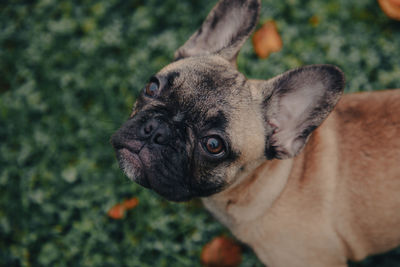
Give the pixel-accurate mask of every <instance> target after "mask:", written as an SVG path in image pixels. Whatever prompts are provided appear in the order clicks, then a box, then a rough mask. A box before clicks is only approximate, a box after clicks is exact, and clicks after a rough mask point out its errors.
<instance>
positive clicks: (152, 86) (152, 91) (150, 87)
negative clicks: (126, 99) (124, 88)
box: [145, 82, 158, 97]
mask: <svg viewBox="0 0 400 267" xmlns="http://www.w3.org/2000/svg"><path fill="white" fill-rule="evenodd" d="M157 91H158V84H157V83H156V82H150V83H148V84H147V85H146V88H145V94H146V95H147V96H150V97H153V96H155V95H156V93H157Z"/></svg>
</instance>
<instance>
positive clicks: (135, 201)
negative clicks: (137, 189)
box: [122, 197, 139, 210]
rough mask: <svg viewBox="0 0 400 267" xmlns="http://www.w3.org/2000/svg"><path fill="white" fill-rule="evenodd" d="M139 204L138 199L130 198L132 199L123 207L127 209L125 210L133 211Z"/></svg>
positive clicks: (125, 202)
mask: <svg viewBox="0 0 400 267" xmlns="http://www.w3.org/2000/svg"><path fill="white" fill-rule="evenodd" d="M138 204H139V199H137V198H136V197H133V198H130V199H126V200H125V201H124V202H123V203H122V205H123V206H124V207H125V209H127V210H131V209H133V208H135V207H136V206H137V205H138Z"/></svg>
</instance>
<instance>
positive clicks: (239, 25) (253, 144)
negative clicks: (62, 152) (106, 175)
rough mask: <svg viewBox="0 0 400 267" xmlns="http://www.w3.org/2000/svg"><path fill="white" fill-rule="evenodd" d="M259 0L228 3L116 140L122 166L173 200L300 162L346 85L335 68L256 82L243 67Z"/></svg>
mask: <svg viewBox="0 0 400 267" xmlns="http://www.w3.org/2000/svg"><path fill="white" fill-rule="evenodd" d="M259 9H260V2H259V0H221V1H220V2H219V3H218V4H217V5H216V6H215V7H214V8H213V9H212V11H211V12H210V14H209V15H208V17H207V18H206V20H205V22H204V23H203V25H202V26H201V27H200V29H199V30H197V31H196V32H195V33H194V34H193V35H192V36H191V37H190V39H189V40H188V41H187V42H186V43H185V44H184V45H183V46H182V47H181V48H179V49H178V50H177V52H176V53H175V61H174V62H173V63H171V64H169V65H167V66H166V67H165V68H163V69H162V70H161V71H160V72H158V73H157V74H155V75H154V76H153V77H151V78H150V80H149V82H148V84H147V85H146V86H145V87H144V89H143V91H142V92H141V94H140V96H139V97H138V99H137V102H136V104H135V107H134V111H133V113H132V114H131V116H130V118H129V120H128V121H127V122H126V123H125V124H124V125H123V126H122V127H121V128H120V129H119V130H118V131H117V132H116V133H115V134H114V135H113V137H112V144H113V146H114V148H115V149H116V152H117V157H118V160H119V163H120V166H121V168H122V169H123V170H124V172H125V173H126V175H127V176H128V177H129V178H131V179H132V180H134V181H136V182H137V183H139V184H141V185H143V186H145V187H148V188H152V189H153V190H154V191H156V192H158V193H159V194H160V195H162V196H164V197H165V198H167V199H169V200H174V201H183V200H188V199H190V198H192V197H204V196H209V195H211V194H214V193H217V192H219V191H221V190H223V189H224V188H226V187H228V186H229V185H231V184H232V183H234V182H235V180H236V179H237V177H238V176H239V174H240V173H241V172H244V171H246V170H247V169H248V167H249V166H252V163H254V162H257V161H259V160H260V159H272V158H279V159H284V158H288V157H293V156H295V155H296V154H298V153H299V151H300V150H301V149H302V147H303V146H304V144H305V143H306V141H307V139H308V137H309V135H310V133H311V132H312V131H313V130H314V129H315V128H316V127H318V126H319V125H320V124H321V123H322V121H323V120H324V119H325V118H326V117H327V115H328V114H329V112H330V111H331V110H332V109H333V107H334V106H335V104H336V102H337V101H338V99H339V97H340V95H341V92H342V90H343V87H344V77H343V74H342V72H341V71H340V70H339V69H338V68H337V67H334V66H331V65H312V66H306V67H302V68H299V69H295V70H292V71H288V72H286V73H284V74H282V75H280V76H278V77H275V78H272V79H270V80H267V81H258V80H257V81H255V80H247V79H246V78H245V76H243V75H242V74H241V73H240V72H238V71H237V69H236V66H235V61H236V56H237V54H238V52H239V50H240V47H241V46H242V45H243V43H244V42H245V41H246V39H247V38H248V37H249V35H250V34H251V33H252V32H253V30H254V28H255V25H256V22H257V18H258V13H259Z"/></svg>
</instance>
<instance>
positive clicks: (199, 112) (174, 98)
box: [156, 56, 247, 121]
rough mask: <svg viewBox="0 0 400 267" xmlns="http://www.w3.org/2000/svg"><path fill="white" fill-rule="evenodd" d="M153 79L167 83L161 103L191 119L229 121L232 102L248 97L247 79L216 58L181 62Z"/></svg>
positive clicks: (173, 64) (208, 57) (200, 58)
mask: <svg viewBox="0 0 400 267" xmlns="http://www.w3.org/2000/svg"><path fill="white" fill-rule="evenodd" d="M156 76H158V77H162V78H163V79H164V80H167V81H168V89H166V92H164V93H163V95H164V96H163V98H164V101H165V102H164V103H165V104H167V105H171V106H175V108H177V109H179V111H181V112H184V113H185V114H187V115H189V114H190V115H191V117H198V116H201V117H204V116H205V117H207V118H211V120H214V118H216V119H215V120H214V121H221V119H220V118H221V117H230V114H232V112H234V111H235V110H236V109H237V108H236V107H235V108H234V106H235V102H237V100H238V99H242V98H243V94H245V95H247V92H246V78H245V77H244V76H243V75H242V74H241V73H240V72H238V71H237V70H236V69H235V68H234V67H233V66H232V65H231V64H230V63H229V62H228V61H226V60H224V59H221V58H219V57H215V56H203V57H191V58H185V59H181V60H179V61H176V62H173V63H171V64H169V65H167V66H166V67H164V68H163V69H162V70H161V71H159V72H158V73H157V75H156ZM218 118H219V119H218Z"/></svg>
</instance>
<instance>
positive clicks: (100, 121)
mask: <svg viewBox="0 0 400 267" xmlns="http://www.w3.org/2000/svg"><path fill="white" fill-rule="evenodd" d="M214 4H215V1H196V0H190V1H173V0H146V1H145V0H119V1H117V0H99V1H89V0H86V1H78V0H75V1H72V0H71V1H66V0H59V1H56V0H41V1H33V0H31V1H29V0H26V1H22V0H21V1H18V0H15V1H11V0H9V1H7V0H6V1H2V2H0V266H96V267H97V266H199V265H200V261H199V256H200V252H201V248H202V247H203V245H204V244H205V243H207V242H208V241H210V240H211V239H212V237H214V236H215V235H219V234H228V232H227V230H226V229H225V228H224V227H223V226H221V225H220V224H219V223H217V222H216V221H215V220H214V219H213V218H212V217H211V216H210V215H209V214H208V213H207V212H206V211H204V210H203V208H202V207H201V205H200V204H199V202H198V201H192V202H189V203H186V204H176V203H170V202H167V201H165V200H163V199H161V198H160V197H158V196H157V195H155V194H154V193H152V192H150V191H147V190H145V189H143V188H141V187H139V186H138V185H136V184H134V183H131V182H129V181H128V179H127V178H125V177H124V176H123V174H122V172H121V171H120V170H119V169H118V166H117V162H116V160H115V158H114V151H113V150H112V148H111V146H110V144H109V138H110V135H111V134H112V133H113V132H114V131H115V130H116V129H117V128H118V127H119V126H120V125H121V124H122V123H123V121H124V120H125V119H126V118H127V117H128V115H129V113H130V111H131V108H132V105H133V103H134V101H135V95H137V92H138V91H139V90H140V88H142V87H143V85H144V84H145V82H146V81H147V79H148V78H149V77H150V76H151V75H152V74H154V73H155V72H156V71H157V70H159V69H160V68H161V67H163V66H164V65H166V64H168V62H170V61H171V59H172V55H173V52H174V50H175V49H176V48H178V47H179V46H180V45H181V44H182V43H183V42H184V41H185V40H186V39H187V38H188V37H189V36H190V34H191V33H192V32H193V31H194V30H195V29H196V28H197V27H198V26H199V25H200V24H201V22H202V20H203V19H204V17H205V16H206V15H207V13H208V11H209V10H210V9H211V7H212V6H213V5H214ZM313 16H316V17H317V18H318V20H319V24H318V25H316V26H313V25H312V24H311V23H310V18H311V17H313ZM269 19H274V20H275V21H276V22H277V26H278V29H279V31H280V33H281V36H282V38H283V42H284V48H283V50H282V51H281V52H279V53H275V54H272V55H271V56H270V57H269V58H268V59H266V60H259V59H257V57H256V56H255V54H254V52H253V50H252V47H251V43H250V42H247V43H246V44H245V46H244V48H243V50H242V52H241V54H240V55H239V60H238V62H239V69H240V70H241V71H243V72H244V73H245V74H246V75H248V76H249V77H251V78H264V79H267V78H269V77H272V76H273V75H277V74H279V73H281V72H283V71H285V70H288V69H290V68H294V67H298V66H301V65H305V64H317V63H331V64H336V65H338V66H340V67H341V68H342V69H343V70H344V72H345V73H346V76H347V87H346V91H347V92H357V91H369V90H379V89H384V88H395V87H398V88H399V87H400V61H399V59H400V49H399V47H400V23H399V22H395V21H391V20H389V19H388V18H387V17H386V16H385V15H384V14H383V13H382V12H381V10H380V9H379V6H378V4H377V3H376V2H375V1H372V0H357V1H355V0H354V1H348V0H310V1H305V0H288V1H272V0H268V1H267V0H265V1H263V8H262V13H261V22H263V21H266V20H269ZM129 197H138V198H139V200H140V203H139V205H138V207H137V208H136V209H134V210H131V211H129V212H128V213H127V216H126V217H125V218H124V219H123V220H119V221H116V220H112V219H110V218H108V217H107V211H108V210H109V209H110V207H112V206H113V205H114V204H116V203H118V202H120V201H122V200H123V199H124V198H129ZM399 265H400V250H397V251H393V252H392V253H390V254H386V255H384V256H380V257H375V258H370V259H368V260H366V261H365V262H364V263H362V264H358V265H354V266H365V267H372V266H374V267H375V266H380V267H390V266H392V267H393V266H399ZM242 266H261V264H260V263H259V262H258V260H257V259H256V257H255V256H254V255H253V254H252V252H251V251H250V250H249V249H245V253H244V260H243V263H242Z"/></svg>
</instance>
